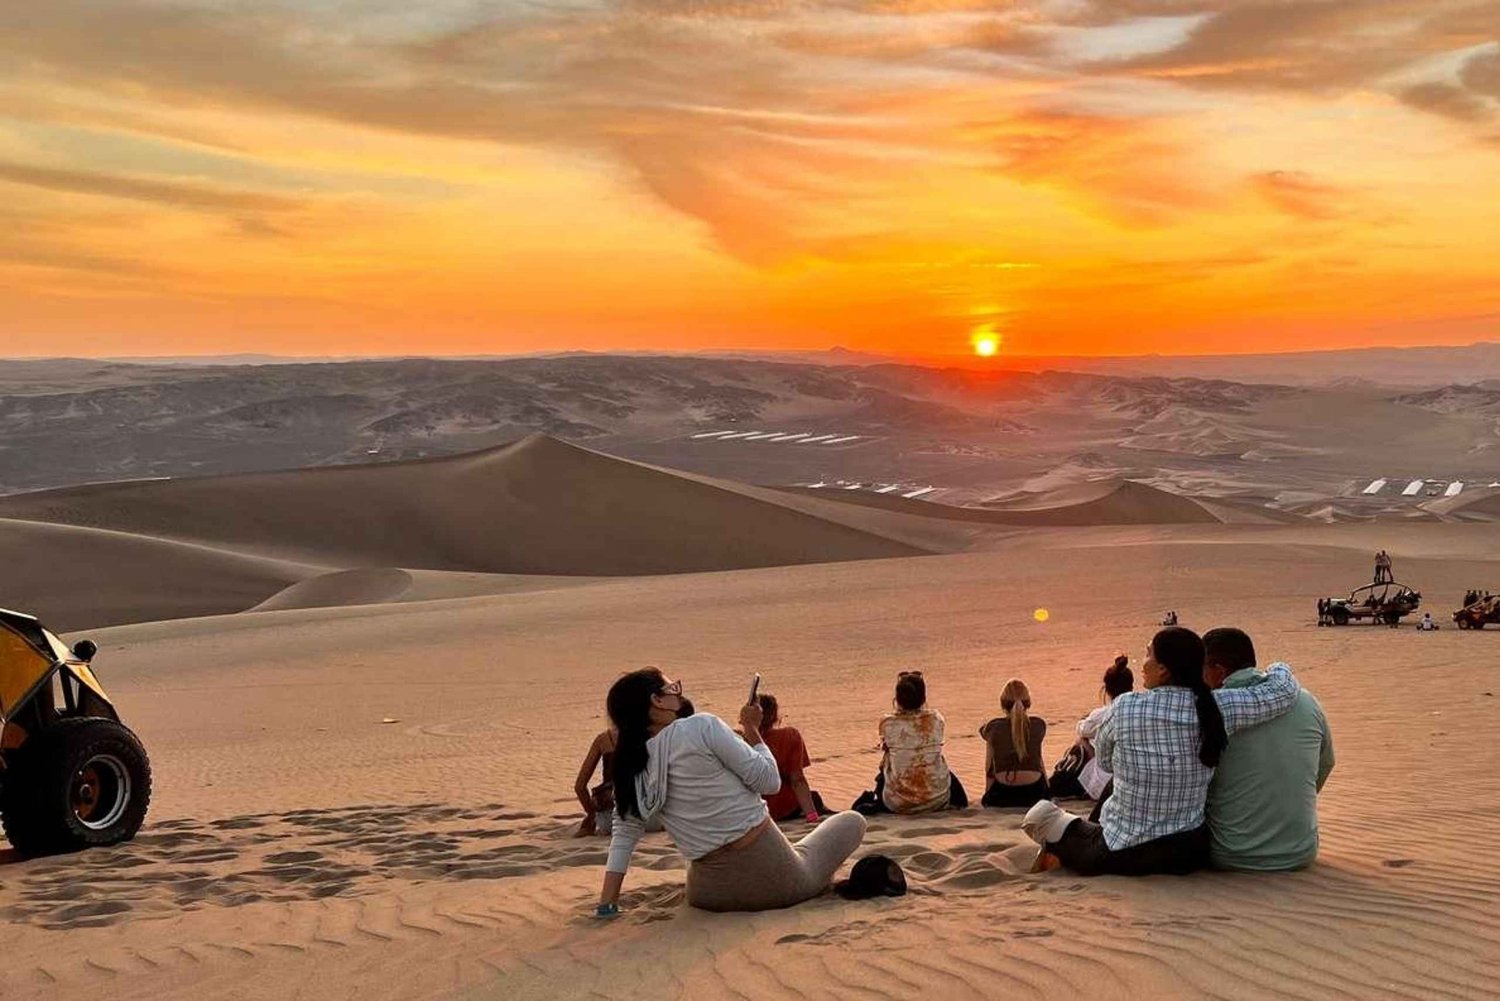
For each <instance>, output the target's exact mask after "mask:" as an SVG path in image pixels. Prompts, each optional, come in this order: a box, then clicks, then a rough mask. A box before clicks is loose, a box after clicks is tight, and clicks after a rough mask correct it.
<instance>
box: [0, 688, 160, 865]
mask: <svg viewBox="0 0 1500 1001" xmlns="http://www.w3.org/2000/svg"><path fill="white" fill-rule="evenodd" d="M150 803H151V762H150V760H149V759H148V758H147V757H146V749H145V748H144V747H142V746H141V742H140V741H139V740H138V739H136V736H135V734H133V733H131V732H130V730H129V728H128V727H125V726H123V725H121V724H120V723H116V722H115V721H114V720H109V719H99V718H96V717H89V718H84V719H65V720H60V721H58V722H57V723H55V724H53V725H52V726H50V727H48V728H47V729H46V730H43V731H42V732H41V733H39V734H37V735H36V736H35V737H32V738H31V739H30V740H28V741H27V742H26V744H25V745H24V746H22V747H21V749H20V750H19V752H17V753H16V754H15V755H14V756H13V758H12V760H11V765H10V768H9V769H8V770H7V772H6V777H5V785H4V788H3V789H0V822H3V824H4V827H5V836H6V837H7V838H8V839H10V843H11V844H12V845H13V846H14V847H15V849H16V850H17V851H19V852H20V853H21V854H23V855H55V854H59V853H61V852H71V851H77V850H79V849H81V848H89V847H94V846H99V845H113V844H119V843H120V842H121V841H129V840H130V839H131V838H133V837H135V833H136V832H137V831H139V830H140V828H141V823H142V822H143V821H144V820H145V819H146V808H147V807H148V806H149V805H150Z"/></svg>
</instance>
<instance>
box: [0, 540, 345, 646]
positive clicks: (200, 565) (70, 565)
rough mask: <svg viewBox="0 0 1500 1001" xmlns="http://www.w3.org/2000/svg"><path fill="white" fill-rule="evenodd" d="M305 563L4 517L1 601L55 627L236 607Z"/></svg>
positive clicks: (294, 576) (282, 582)
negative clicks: (31, 613) (34, 615)
mask: <svg viewBox="0 0 1500 1001" xmlns="http://www.w3.org/2000/svg"><path fill="white" fill-rule="evenodd" d="M316 572H317V569H316V568H314V567H309V566H306V565H302V564H298V563H293V562H288V561H285V560H273V559H266V558H261V557H256V556H253V555H249V554H245V553H235V552H227V551H225V550H221V549H213V548H210V547H207V546H202V545H195V544H191V543H182V542H173V541H169V540H165V539H154V538H148V537H145V536H140V535H131V534H128V533H125V532H114V531H108V530H104V529H95V528H80V527H76V526H73V525H51V524H43V523H39V522H30V521H18V520H15V519H10V518H0V605H4V606H6V607H11V608H18V609H23V610H26V611H29V612H34V613H36V614H38V615H40V616H41V617H42V618H43V620H44V621H46V622H47V624H48V625H50V626H52V628H54V629H81V628H85V627H93V626H107V625H114V624H117V623H123V622H141V621H147V620H152V619H173V618H181V617H183V616H192V615H218V614H221V613H224V612H238V611H241V610H243V609H245V608H248V607H250V606H251V605H254V604H256V603H257V602H259V601H262V600H264V599H265V598H267V597H269V596H270V595H272V594H274V593H276V592H277V591H279V590H281V589H282V588H284V587H286V586H287V585H289V584H291V583H293V582H295V581H297V580H300V579H301V578H303V577H305V576H307V575H309V574H311V573H316Z"/></svg>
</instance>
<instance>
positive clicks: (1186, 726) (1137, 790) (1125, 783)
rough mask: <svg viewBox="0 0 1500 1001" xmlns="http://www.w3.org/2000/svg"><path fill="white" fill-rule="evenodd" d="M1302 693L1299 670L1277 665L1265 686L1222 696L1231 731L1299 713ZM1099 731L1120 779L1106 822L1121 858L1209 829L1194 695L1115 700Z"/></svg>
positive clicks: (1179, 690) (1207, 774) (1171, 690)
mask: <svg viewBox="0 0 1500 1001" xmlns="http://www.w3.org/2000/svg"><path fill="white" fill-rule="evenodd" d="M1300 690H1301V686H1299V685H1298V684H1297V679H1296V678H1293V677H1292V671H1291V668H1289V667H1287V666H1286V665H1285V664H1273V665H1271V669H1270V670H1269V671H1267V672H1266V680H1265V682H1263V683H1262V684H1259V685H1255V686H1252V687H1250V688H1234V689H1220V690H1219V691H1217V692H1214V699H1215V700H1216V701H1217V702H1218V703H1219V711H1220V712H1221V713H1223V714H1224V729H1225V730H1227V731H1228V732H1229V733H1230V734H1231V735H1233V734H1234V732H1235V731H1236V730H1243V729H1244V728H1245V727H1249V726H1254V725H1255V724H1257V723H1264V722H1265V721H1266V720H1269V719H1275V718H1276V717H1277V716H1280V715H1282V714H1283V713H1285V712H1287V711H1288V710H1290V709H1291V708H1292V704H1293V703H1294V702H1296V701H1297V692H1298V691H1300ZM1114 708H1115V711H1114V714H1113V715H1112V716H1111V717H1110V720H1109V722H1108V723H1106V724H1104V726H1103V727H1101V728H1100V730H1099V739H1098V741H1097V742H1096V743H1097V754H1098V760H1099V763H1100V764H1101V765H1102V766H1103V767H1104V768H1106V769H1108V770H1109V771H1110V772H1112V773H1114V781H1115V791H1114V793H1113V794H1112V795H1111V796H1110V798H1109V799H1108V800H1106V801H1105V803H1104V809H1103V810H1102V811H1101V812H1100V814H1099V821H1100V823H1101V825H1102V826H1103V827H1104V842H1105V844H1107V845H1109V847H1110V848H1111V849H1113V850H1115V851H1118V850H1120V849H1121V848H1129V847H1131V846H1132V845H1138V844H1141V843H1142V842H1146V841H1151V840H1152V839H1154V838H1160V837H1165V836H1166V835H1168V834H1175V833H1177V832H1178V831H1190V830H1192V829H1193V828H1195V827H1198V826H1199V825H1201V824H1202V823H1203V818H1204V813H1203V805H1204V802H1205V801H1206V799H1207V797H1208V783H1209V781H1210V780H1211V779H1212V778H1213V777H1214V773H1213V769H1211V768H1205V767H1204V766H1203V764H1202V762H1200V761H1199V760H1198V744H1199V732H1198V710H1197V707H1196V705H1195V701H1194V697H1193V692H1192V690H1191V689H1188V688H1183V687H1181V686H1179V685H1163V686H1161V687H1159V688H1152V689H1148V690H1146V691H1143V692H1127V693H1126V694H1124V695H1121V696H1120V697H1119V698H1117V699H1115V702H1114Z"/></svg>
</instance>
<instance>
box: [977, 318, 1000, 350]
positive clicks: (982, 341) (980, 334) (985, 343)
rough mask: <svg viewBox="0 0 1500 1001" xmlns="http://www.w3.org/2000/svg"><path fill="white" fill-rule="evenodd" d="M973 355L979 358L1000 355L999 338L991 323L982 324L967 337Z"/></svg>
mask: <svg viewBox="0 0 1500 1001" xmlns="http://www.w3.org/2000/svg"><path fill="white" fill-rule="evenodd" d="M969 343H970V344H972V345H973V347H974V353H975V354H976V355H978V356H979V357H981V358H993V357H995V355H997V354H999V353H1000V343H1001V337H1000V333H999V331H997V330H996V329H995V325H994V324H993V323H983V324H980V325H979V326H978V327H976V328H975V329H974V332H973V333H972V334H970V335H969Z"/></svg>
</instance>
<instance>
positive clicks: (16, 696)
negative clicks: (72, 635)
mask: <svg viewBox="0 0 1500 1001" xmlns="http://www.w3.org/2000/svg"><path fill="white" fill-rule="evenodd" d="M0 633H3V634H9V635H10V636H11V637H14V638H16V639H19V640H20V641H21V647H20V649H21V650H23V651H25V652H26V653H28V654H34V655H35V656H36V658H37V659H38V661H37V662H34V663H32V664H21V665H17V664H15V663H12V662H11V661H13V660H14V659H15V658H14V657H10V658H4V657H0V732H3V730H4V729H5V727H6V725H7V724H9V722H10V721H11V720H13V719H14V718H15V717H16V716H17V715H19V714H21V713H24V712H25V711H26V708H27V707H28V706H31V705H33V704H34V703H40V702H43V701H44V702H46V703H47V705H46V707H45V708H47V709H49V710H51V712H52V713H53V714H54V715H56V716H101V717H104V718H106V719H112V720H114V721H116V722H119V719H120V716H119V713H117V712H116V711H115V707H114V703H113V702H111V701H110V698H109V696H108V695H107V694H105V691H104V686H103V685H101V684H100V683H99V679H98V678H97V677H96V676H95V675H94V671H93V668H91V667H90V666H89V665H88V664H87V663H86V662H85V661H83V660H80V659H79V658H78V657H76V656H74V654H73V651H71V650H69V649H68V647H67V645H66V644H64V643H63V642H62V640H60V639H58V638H57V637H56V636H54V635H53V634H52V633H50V632H48V631H47V630H46V629H44V628H43V627H42V624H41V622H40V621H39V620H38V619H37V618H36V616H34V615H27V614H25V613H24V612H14V611H11V610H10V609H7V608H0ZM3 638H4V636H3V635H0V639H3ZM11 646H13V647H14V643H12V644H11ZM59 673H61V674H62V676H63V678H64V679H65V683H64V684H63V685H61V686H60V687H61V689H62V696H63V706H62V708H61V710H59V709H58V707H57V706H56V705H55V702H54V700H53V699H52V698H51V697H50V695H51V690H50V688H49V686H50V685H51V684H52V682H53V680H54V679H55V678H56V677H57V676H58V674H59ZM32 675H35V676H34V677H33V676H32ZM68 680H71V681H72V682H73V684H71V685H70V684H67V683H66V681H68ZM39 695H41V696H42V698H40V699H39V698H38V696H39ZM37 708H38V709H39V710H40V709H41V708H42V707H41V706H40V705H38V706H37ZM38 715H39V719H38V720H37V722H46V720H45V718H44V717H43V716H42V714H41V713H40V712H39V713H38ZM27 729H31V728H30V727H27Z"/></svg>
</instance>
